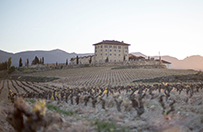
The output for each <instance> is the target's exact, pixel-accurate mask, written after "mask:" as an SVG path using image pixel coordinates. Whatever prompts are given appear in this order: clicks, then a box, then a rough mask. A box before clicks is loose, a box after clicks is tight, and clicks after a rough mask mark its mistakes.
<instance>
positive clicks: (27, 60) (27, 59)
mask: <svg viewBox="0 0 203 132" xmlns="http://www.w3.org/2000/svg"><path fill="white" fill-rule="evenodd" d="M26 63H27V67H29V59H28V58H27V62H26Z"/></svg>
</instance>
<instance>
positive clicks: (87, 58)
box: [70, 55, 94, 65]
mask: <svg viewBox="0 0 203 132" xmlns="http://www.w3.org/2000/svg"><path fill="white" fill-rule="evenodd" d="M90 60H91V61H90ZM93 63H94V55H91V56H83V57H78V64H93ZM70 64H71V65H76V64H77V58H71V60H70Z"/></svg>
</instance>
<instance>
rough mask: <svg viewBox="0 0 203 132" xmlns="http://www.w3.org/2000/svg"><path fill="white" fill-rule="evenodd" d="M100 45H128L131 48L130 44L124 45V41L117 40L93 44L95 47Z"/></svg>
mask: <svg viewBox="0 0 203 132" xmlns="http://www.w3.org/2000/svg"><path fill="white" fill-rule="evenodd" d="M98 44H115V45H128V46H130V44H127V43H124V42H123V41H121V42H120V41H116V40H103V41H102V42H99V43H96V44H93V45H98Z"/></svg>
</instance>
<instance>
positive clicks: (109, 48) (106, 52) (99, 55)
mask: <svg viewBox="0 0 203 132" xmlns="http://www.w3.org/2000/svg"><path fill="white" fill-rule="evenodd" d="M128 52H129V50H128V45H121V44H98V45H95V54H94V56H95V62H96V63H104V62H105V60H106V58H107V57H108V59H109V62H123V58H124V55H125V60H126V61H128V59H129V54H128Z"/></svg>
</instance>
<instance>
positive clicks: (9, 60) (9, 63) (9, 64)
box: [8, 57, 12, 69]
mask: <svg viewBox="0 0 203 132" xmlns="http://www.w3.org/2000/svg"><path fill="white" fill-rule="evenodd" d="M11 63H12V62H11V57H10V58H9V59H8V69H9V68H10V67H11Z"/></svg>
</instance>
